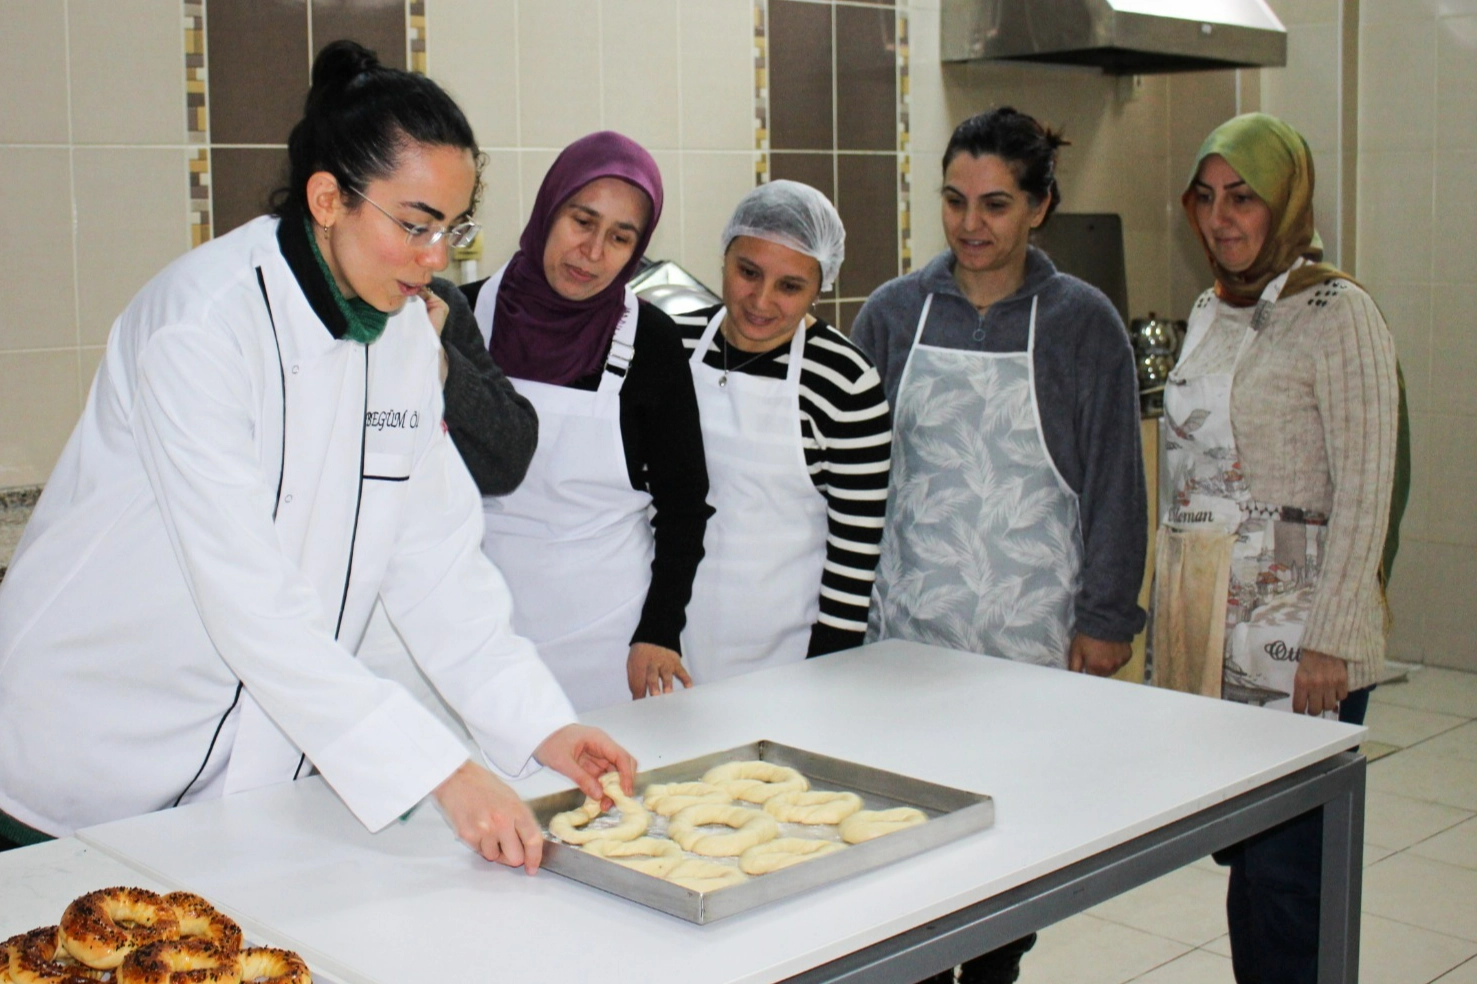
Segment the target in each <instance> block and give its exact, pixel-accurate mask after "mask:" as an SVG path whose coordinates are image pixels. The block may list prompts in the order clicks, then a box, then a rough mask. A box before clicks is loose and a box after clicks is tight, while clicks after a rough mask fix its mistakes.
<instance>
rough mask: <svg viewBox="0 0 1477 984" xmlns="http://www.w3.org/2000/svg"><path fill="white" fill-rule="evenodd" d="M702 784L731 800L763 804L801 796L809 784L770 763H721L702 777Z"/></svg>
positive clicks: (784, 766)
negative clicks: (783, 796)
mask: <svg viewBox="0 0 1477 984" xmlns="http://www.w3.org/2000/svg"><path fill="white" fill-rule="evenodd" d="M703 782H709V783H712V784H713V785H715V786H722V787H723V788H724V789H726V790H727V791H728V793H729V795H731V796H732V797H733V798H734V799H741V800H745V801H747V802H750V803H763V802H765V801H766V800H768V799H769V798H770V797H771V796H778V795H779V794H780V793H803V792H805V791H806V790H807V789H809V788H810V780H809V779H806V778H805V777H804V776H802V775H801V774H800V773H799V772H797V771H795V770H794V769H792V768H790V767H789V766H787V765H775V764H774V763H773V762H757V761H755V762H725V763H724V764H722V765H715V766H713V767H712V768H711V769H709V770H708V771H707V772H704V773H703Z"/></svg>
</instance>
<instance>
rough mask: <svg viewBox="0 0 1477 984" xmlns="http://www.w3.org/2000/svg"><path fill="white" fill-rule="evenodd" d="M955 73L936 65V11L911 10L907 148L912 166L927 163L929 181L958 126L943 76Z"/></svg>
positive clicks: (953, 68) (915, 8)
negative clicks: (909, 116) (945, 94)
mask: <svg viewBox="0 0 1477 984" xmlns="http://www.w3.org/2000/svg"><path fill="white" fill-rule="evenodd" d="M958 71H959V69H958V68H957V67H956V66H954V65H945V64H943V63H941V62H940V61H939V12H938V10H937V9H931V10H930V9H925V8H918V7H914V8H912V9H911V10H910V11H909V12H908V81H909V86H910V88H911V95H912V106H911V107H910V115H911V119H910V120H909V147H910V149H911V150H912V152H913V154H914V155H915V156H914V161H915V162H918V163H920V164H921V163H923V161H920V160H919V159H920V158H923V159H924V160H925V161H926V163H927V164H928V166H927V167H926V168H925V169H924V170H925V171H926V172H927V173H928V176H930V177H931V176H932V175H933V173H935V172H936V170H937V163H936V162H937V160H938V157H939V156H940V155H941V154H943V152H944V148H945V147H947V146H948V145H949V135H950V134H952V133H953V132H954V127H956V126H958V125H959V123H960V122H961V121H960V120H956V119H954V118H953V117H952V116H950V115H949V105H948V101H947V99H946V98H945V96H944V88H945V85H944V76H945V75H947V74H949V73H953V72H958ZM914 187H915V189H916V187H917V185H916V184H915V185H914Z"/></svg>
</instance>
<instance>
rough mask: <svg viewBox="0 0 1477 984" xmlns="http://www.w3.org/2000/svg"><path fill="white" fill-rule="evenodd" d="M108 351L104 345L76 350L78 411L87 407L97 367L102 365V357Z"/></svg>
mask: <svg viewBox="0 0 1477 984" xmlns="http://www.w3.org/2000/svg"><path fill="white" fill-rule="evenodd" d="M107 351H108V347H107V346H106V345H84V346H83V347H82V348H79V349H78V350H77V407H78V410H79V411H80V410H81V408H82V407H85V406H86V405H87V397H88V394H89V393H91V392H92V383H93V379H94V377H96V376H97V367H98V366H100V365H102V362H103V355H104V354H105V353H106V352H107Z"/></svg>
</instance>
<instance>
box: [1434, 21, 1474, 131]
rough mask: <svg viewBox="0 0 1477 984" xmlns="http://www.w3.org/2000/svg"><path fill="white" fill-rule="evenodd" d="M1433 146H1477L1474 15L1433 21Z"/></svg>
mask: <svg viewBox="0 0 1477 984" xmlns="http://www.w3.org/2000/svg"><path fill="white" fill-rule="evenodd" d="M1436 145H1437V146H1438V147H1451V148H1456V149H1461V150H1473V149H1477V16H1471V17H1446V18H1443V19H1442V20H1440V21H1438V22H1437V24H1436Z"/></svg>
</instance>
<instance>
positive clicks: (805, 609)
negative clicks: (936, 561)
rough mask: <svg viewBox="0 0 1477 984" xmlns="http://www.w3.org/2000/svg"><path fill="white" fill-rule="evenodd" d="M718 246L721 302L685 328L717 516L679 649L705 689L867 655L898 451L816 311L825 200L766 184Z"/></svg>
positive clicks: (826, 242) (866, 374)
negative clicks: (890, 477) (836, 656)
mask: <svg viewBox="0 0 1477 984" xmlns="http://www.w3.org/2000/svg"><path fill="white" fill-rule="evenodd" d="M722 242H723V303H722V304H721V305H719V306H717V307H713V308H709V309H707V310H703V311H696V312H693V313H692V314H691V315H685V316H679V317H676V318H674V319H673V320H674V321H676V322H677V324H678V326H679V327H680V328H681V329H682V331H683V335H684V340H685V342H686V344H687V346H688V348H689V349H691V350H692V355H691V357H690V360H689V362H690V366H691V371H692V378H693V384H694V387H695V388H696V390H697V399H698V406H699V408H700V409H701V411H702V424H703V447H704V450H705V452H706V454H707V459H708V476H709V483H710V485H711V487H712V495H711V498H712V501H713V505H714V510H715V511H714V514H713V518H712V519H710V520H709V521H708V529H707V535H706V538H705V541H704V553H703V562H702V565H701V566H700V567H699V568H698V572H697V579H696V581H695V582H694V584H693V594H692V602H691V603H690V604H689V605H688V609H687V629H686V631H685V632H684V633H683V637H682V638H683V652H684V654H685V658H686V659H687V662H688V665H689V667H690V669H691V672H692V677H693V680H694V681H696V682H697V683H699V684H701V683H704V682H707V681H711V680H721V679H723V678H725V677H729V676H734V675H736V674H739V673H745V672H748V671H751V670H758V669H763V668H765V667H768V666H778V665H781V664H784V663H789V662H794V661H798V660H801V659H805V658H806V657H807V656H819V655H823V654H826V653H831V652H835V651H837V650H840V649H847V648H850V647H852V646H859V645H861V643H862V638H863V635H864V634H865V632H866V627H867V604H868V599H869V597H870V595H871V591H872V576H873V572H874V571H875V569H876V567H877V544H878V541H879V540H880V539H881V537H882V514H883V509H884V507H885V505H886V501H887V466H888V457H889V452H890V448H891V444H892V419H891V417H890V415H889V414H888V409H887V399H886V398H885V397H884V396H883V394H882V381H881V379H880V378H879V377H878V375H877V370H876V368H874V367H873V365H872V362H871V360H869V359H868V358H867V357H866V356H865V355H863V354H862V352H861V351H860V350H859V349H858V348H857V347H856V346H855V345H853V344H851V342H850V341H848V340H847V338H846V336H844V335H842V334H841V333H840V332H839V331H837V330H836V329H835V328H833V327H831V326H830V325H828V324H826V323H825V322H824V321H822V320H821V319H820V318H817V317H816V316H815V315H814V313H812V311H811V307H812V305H813V304H814V303H815V300H816V298H817V297H818V296H819V295H820V293H821V291H823V290H828V289H830V287H831V285H832V283H834V282H835V279H836V274H837V272H838V271H839V270H840V269H841V261H842V259H843V256H844V253H845V242H846V230H845V229H844V228H843V227H842V224H841V217H840V216H839V215H837V214H836V209H835V207H834V206H832V204H831V203H830V202H829V201H828V200H827V199H826V196H825V195H823V194H821V193H820V192H819V191H817V190H816V189H814V188H812V187H810V186H809V185H805V184H801V183H799V182H796V181H784V180H780V181H771V182H769V183H768V184H762V185H760V186H759V187H757V188H755V189H754V190H753V191H751V192H749V193H748V194H747V195H745V196H744V197H743V199H742V200H741V201H740V202H739V204H738V206H737V208H735V209H734V212H733V215H732V217H731V218H730V219H729V220H728V225H727V227H726V228H725V229H724V231H723V238H722Z"/></svg>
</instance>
